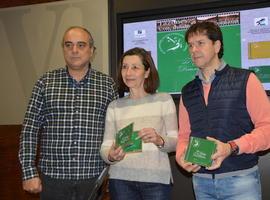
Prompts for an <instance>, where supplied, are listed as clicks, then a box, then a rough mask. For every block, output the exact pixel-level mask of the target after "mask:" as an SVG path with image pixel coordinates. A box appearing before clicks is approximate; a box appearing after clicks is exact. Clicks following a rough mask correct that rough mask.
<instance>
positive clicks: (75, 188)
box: [40, 174, 97, 200]
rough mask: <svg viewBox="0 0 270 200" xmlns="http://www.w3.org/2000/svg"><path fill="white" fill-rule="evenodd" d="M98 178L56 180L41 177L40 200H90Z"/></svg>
mask: <svg viewBox="0 0 270 200" xmlns="http://www.w3.org/2000/svg"><path fill="white" fill-rule="evenodd" d="M96 180H97V177H94V178H91V179H85V180H65V179H55V178H51V177H49V176H46V175H44V174H42V175H41V181H42V192H41V194H40V200H88V198H89V196H90V194H91V192H92V190H93V188H94V186H95V182H96Z"/></svg>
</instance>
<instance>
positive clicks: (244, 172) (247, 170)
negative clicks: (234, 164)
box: [193, 165, 259, 179]
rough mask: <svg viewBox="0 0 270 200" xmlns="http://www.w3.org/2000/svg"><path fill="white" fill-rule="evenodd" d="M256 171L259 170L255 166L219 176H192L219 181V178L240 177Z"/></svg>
mask: <svg viewBox="0 0 270 200" xmlns="http://www.w3.org/2000/svg"><path fill="white" fill-rule="evenodd" d="M258 169H259V168H258V165H255V166H254V167H252V168H249V169H243V170H237V171H232V172H226V173H220V174H205V173H194V174H193V176H198V177H202V178H209V179H220V178H226V177H231V176H236V175H239V174H241V175H245V174H250V173H252V172H254V171H256V170H258Z"/></svg>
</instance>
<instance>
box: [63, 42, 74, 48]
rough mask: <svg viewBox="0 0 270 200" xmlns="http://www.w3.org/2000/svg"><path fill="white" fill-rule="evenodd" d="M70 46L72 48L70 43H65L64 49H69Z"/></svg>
mask: <svg viewBox="0 0 270 200" xmlns="http://www.w3.org/2000/svg"><path fill="white" fill-rule="evenodd" d="M72 46H73V44H72V43H68V42H67V43H65V47H66V48H71V47H72Z"/></svg>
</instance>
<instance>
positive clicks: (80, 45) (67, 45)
mask: <svg viewBox="0 0 270 200" xmlns="http://www.w3.org/2000/svg"><path fill="white" fill-rule="evenodd" d="M74 45H76V47H77V49H79V50H84V49H85V48H86V47H87V46H89V44H88V43H86V42H77V43H72V42H64V48H65V49H66V50H72V49H73V48H74Z"/></svg>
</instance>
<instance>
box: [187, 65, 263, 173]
mask: <svg viewBox="0 0 270 200" xmlns="http://www.w3.org/2000/svg"><path fill="white" fill-rule="evenodd" d="M249 74H250V71H248V70H244V69H237V68H232V67H229V66H228V65H227V66H226V67H225V68H224V69H223V70H221V71H218V72H216V77H215V79H214V81H213V82H212V84H211V89H210V92H209V96H208V105H206V104H205V101H204V97H203V88H202V83H201V80H199V78H195V79H194V80H193V81H191V82H189V83H188V84H187V85H186V86H185V87H184V88H183V90H182V99H183V103H184V105H185V107H186V109H187V111H188V114H189V119H190V125H191V135H192V136H196V137H200V138H206V136H210V137H213V138H216V139H218V140H220V141H222V142H228V141H230V140H233V139H236V138H239V137H241V136H242V135H244V134H245V133H249V132H251V131H252V130H253V129H254V125H253V123H252V121H251V119H250V116H249V113H248V111H247V107H246V85H247V81H248V77H249ZM257 163H258V156H257V155H256V154H241V155H238V156H229V157H228V158H226V159H225V160H224V161H223V163H222V165H221V167H220V168H219V169H217V170H213V171H212V170H211V171H210V170H206V169H205V168H202V169H201V170H200V171H199V172H200V173H215V174H218V173H224V172H231V171H235V170H241V169H248V168H251V167H253V166H254V165H256V164H257Z"/></svg>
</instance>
